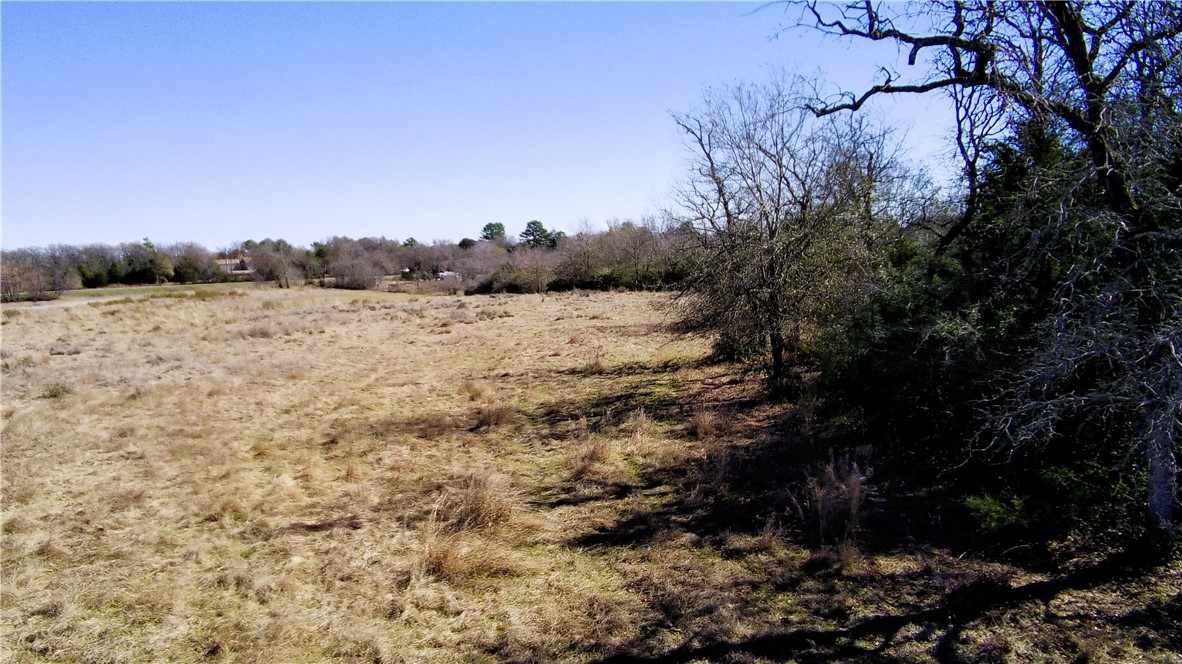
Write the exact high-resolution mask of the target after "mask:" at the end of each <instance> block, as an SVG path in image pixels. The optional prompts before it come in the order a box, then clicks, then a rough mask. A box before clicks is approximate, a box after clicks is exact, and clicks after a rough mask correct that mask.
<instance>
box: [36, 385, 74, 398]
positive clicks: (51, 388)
mask: <svg viewBox="0 0 1182 664" xmlns="http://www.w3.org/2000/svg"><path fill="white" fill-rule="evenodd" d="M73 393H74V387H73V386H72V385H70V384H69V383H66V382H63V381H60V380H59V381H54V382H52V383H50V384H48V385H46V386H45V389H44V390H42V391H41V398H43V399H61V398H62V397H66V396H69V395H71V394H73Z"/></svg>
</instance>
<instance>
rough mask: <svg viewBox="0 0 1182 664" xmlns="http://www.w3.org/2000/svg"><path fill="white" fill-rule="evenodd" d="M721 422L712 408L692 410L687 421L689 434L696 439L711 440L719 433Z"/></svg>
mask: <svg viewBox="0 0 1182 664" xmlns="http://www.w3.org/2000/svg"><path fill="white" fill-rule="evenodd" d="M721 428H722V423H721V421H720V418H719V417H718V415H717V414H716V413H715V412H714V411H712V410H705V409H700V410H697V411H694V414H693V416H692V417H690V421H689V434H690V436H692V437H694V438H696V439H698V440H711V439H713V438H714V437H715V436H717V435H719V433H720V429H721Z"/></svg>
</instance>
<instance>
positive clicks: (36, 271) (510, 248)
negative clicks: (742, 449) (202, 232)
mask: <svg viewBox="0 0 1182 664" xmlns="http://www.w3.org/2000/svg"><path fill="white" fill-rule="evenodd" d="M690 239H691V238H690V237H689V236H688V235H687V234H686V232H685V231H684V230H679V229H678V228H677V227H666V226H663V225H662V224H660V223H659V222H658V221H657V220H655V219H652V218H647V219H644V220H642V221H640V222H634V221H618V220H612V221H609V222H608V223H607V228H606V230H601V231H584V232H580V233H577V234H575V235H570V236H568V235H566V234H564V233H562V232H559V231H551V230H548V229H546V228H545V226H544V225H543V224H542V223H541V222H538V221H531V222H529V224H527V225H526V228H525V230H524V231H523V232H522V233H521V234H520V235H519V236H518V238H516V239H514V238H511V237H509V236H506V234H505V230H504V225H503V224H499V223H490V224H487V225H486V226H485V227H484V229H483V230H482V232H481V233H480V239H471V238H464V239H463V240H461V241H460V242H458V243H455V242H450V241H444V240H435V241H433V242H431V243H430V244H426V243H421V242H418V241H417V240H415V239H414V238H408V239H406V240H403V241H399V240H395V239H389V238H385V237H377V238H373V237H367V238H360V239H352V238H348V237H342V236H336V237H332V238H330V239H327V240H324V241H322V242H313V243H312V245H311V246H310V247H299V246H296V245H293V244H291V243H289V242H287V241H286V240H283V239H278V240H273V239H270V238H268V239H265V240H262V241H255V240H247V241H245V242H240V243H236V244H233V245H231V246H229V247H226V248H223V249H220V250H217V251H211V250H210V249H207V248H205V247H203V246H201V245H199V244H197V243H193V242H184V243H179V244H171V245H162V246H159V247H158V246H156V245H155V244H153V243H152V242H151V241H150V240H149V239H147V238H144V240H143V241H141V242H128V243H123V244H118V245H108V244H88V245H84V246H72V245H52V246H49V247H45V248H28V249H16V250H7V251H4V252H3V256H2V261H0V269H2V271H3V273H2V275H0V278H2V280H3V289H2V290H3V292H2V295H3V298H4V301H14V300H20V299H31V300H37V299H51V298H54V297H57V296H58V295H59V294H60V293H61V292H63V291H67V290H77V289H82V288H102V287H105V286H113V285H137V284H161V283H185V284H193V283H217V282H226V281H248V280H253V281H260V282H271V283H274V284H276V285H278V286H280V287H288V286H291V285H293V284H303V283H313V284H318V285H322V286H330V287H336V288H350V289H367V288H374V287H378V286H380V285H381V284H383V283H384V282H385V281H386V280H387V278H388V277H395V278H398V279H404V280H417V281H424V280H431V281H434V280H439V279H442V280H446V281H448V282H449V284H453V285H454V288H455V289H457V290H460V289H462V290H466V291H468V292H473V293H493V292H514V293H534V292H541V291H546V290H570V289H574V288H585V289H612V288H619V289H658V288H663V287H666V286H668V285H670V284H673V283H676V282H678V281H680V280H681V279H682V278H683V277H684V275H685V271H686V266H687V261H688V255H687V253H686V250H687V248H688V247H690V246H692V242H690Z"/></svg>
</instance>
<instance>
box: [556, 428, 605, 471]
mask: <svg viewBox="0 0 1182 664" xmlns="http://www.w3.org/2000/svg"><path fill="white" fill-rule="evenodd" d="M611 452H612V441H611V440H609V439H607V438H604V437H602V436H593V435H589V436H584V437H582V438H581V439H580V440H579V441H578V442H577V443H576V444H575V445H574V446H573V447H571V449H570V453H569V456H568V457H567V463H566V466H567V468H568V469H569V470H570V477H571V478H572V479H578V478H580V477H583V476H584V475H586V474H587V473H589V472H591V470H592V469H593V468H594V467H595V465H596V464H599V463H603V462H604V461H606V460H607V459H608V457H609V456H610V455H611Z"/></svg>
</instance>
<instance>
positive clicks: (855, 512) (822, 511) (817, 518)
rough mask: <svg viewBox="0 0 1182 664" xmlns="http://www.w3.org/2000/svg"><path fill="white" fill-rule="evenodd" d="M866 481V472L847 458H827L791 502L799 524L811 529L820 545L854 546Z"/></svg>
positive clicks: (867, 478)
mask: <svg viewBox="0 0 1182 664" xmlns="http://www.w3.org/2000/svg"><path fill="white" fill-rule="evenodd" d="M868 480H869V477H868V472H863V471H862V469H861V468H860V467H859V464H858V463H857V462H856V461H853V460H851V459H849V458H848V457H843V458H841V459H839V460H837V461H834V459H832V458H830V459H829V460H828V461H827V462H825V463H823V464H821V465H820V466H818V467H816V468H815V469H814V470H813V472H812V473H810V475H809V477H808V478H807V479H806V480H805V483H804V488H803V490H802V491H801V492H800V493H799V494H798V495H797V496H795V497H794V498H793V502H794V504H795V505H796V509H797V512H798V514H799V516H800V518H801V521H803V522H804V523H806V524H810V525H811V526H812V529H813V530H814V532H815V534H816V536H817V538H818V541H819V542H821V543H822V544H828V543H833V542H836V541H842V542H844V543H847V544H852V543H853V541H854V539H855V537H856V535H857V532H858V528H859V519H860V517H861V513H862V506H863V503H865V501H866V485H867V482H868Z"/></svg>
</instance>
